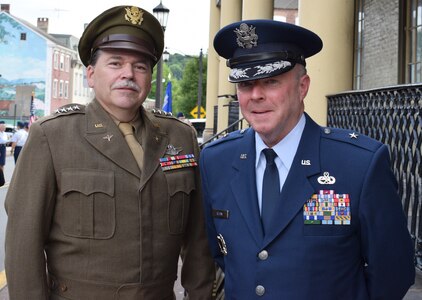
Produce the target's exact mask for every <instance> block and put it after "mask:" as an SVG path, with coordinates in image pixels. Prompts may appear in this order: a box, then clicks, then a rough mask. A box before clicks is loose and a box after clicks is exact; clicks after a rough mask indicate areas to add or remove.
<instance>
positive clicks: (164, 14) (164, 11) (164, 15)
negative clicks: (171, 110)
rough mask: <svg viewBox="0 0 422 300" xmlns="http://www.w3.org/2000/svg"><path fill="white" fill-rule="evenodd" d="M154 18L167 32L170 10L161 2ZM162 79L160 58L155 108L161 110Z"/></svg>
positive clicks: (155, 10)
mask: <svg viewBox="0 0 422 300" xmlns="http://www.w3.org/2000/svg"><path fill="white" fill-rule="evenodd" d="M152 12H153V14H154V16H155V17H156V18H157V20H158V22H160V25H161V27H162V28H163V31H166V26H167V20H168V17H169V13H170V9H168V8H167V7H165V6H164V5H163V4H162V3H161V0H160V4H158V5H157V6H156V7H155V8H154V9H153V10H152ZM162 77H163V56H161V57H160V59H159V60H158V63H157V80H156V81H155V84H156V90H155V108H158V109H159V108H160V102H161V85H162Z"/></svg>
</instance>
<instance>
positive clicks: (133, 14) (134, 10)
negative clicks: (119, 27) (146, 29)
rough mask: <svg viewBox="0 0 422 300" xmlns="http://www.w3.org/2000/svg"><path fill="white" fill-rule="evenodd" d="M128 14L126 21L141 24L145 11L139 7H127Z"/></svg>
mask: <svg viewBox="0 0 422 300" xmlns="http://www.w3.org/2000/svg"><path fill="white" fill-rule="evenodd" d="M125 10H126V14H125V19H126V21H128V22H130V23H132V24H133V25H141V23H142V21H143V20H144V18H143V15H144V12H143V11H142V10H140V9H139V8H138V7H135V6H132V7H126V8H125Z"/></svg>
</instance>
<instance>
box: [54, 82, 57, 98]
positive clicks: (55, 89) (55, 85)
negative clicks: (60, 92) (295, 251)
mask: <svg viewBox="0 0 422 300" xmlns="http://www.w3.org/2000/svg"><path fill="white" fill-rule="evenodd" d="M53 98H57V79H54V81H53Z"/></svg>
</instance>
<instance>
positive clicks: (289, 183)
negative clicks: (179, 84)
mask: <svg viewBox="0 0 422 300" xmlns="http://www.w3.org/2000/svg"><path fill="white" fill-rule="evenodd" d="M214 47H215V49H216V51H217V53H218V54H219V55H220V56H222V57H223V58H225V59H227V65H228V67H229V68H230V69H231V72H230V75H229V81H231V82H234V83H236V89H237V96H238V100H239V104H240V108H241V111H242V114H243V116H244V117H245V119H246V120H247V121H248V122H249V124H250V125H251V128H249V129H247V130H243V131H240V132H235V133H232V134H230V135H228V136H227V137H225V138H222V139H220V140H218V141H216V142H214V143H212V144H210V145H209V146H208V147H206V148H205V149H204V150H203V151H202V154H201V161H200V167H201V174H202V181H203V190H204V201H205V214H206V220H207V230H208V237H209V240H210V244H211V250H212V253H213V256H214V258H215V259H216V261H217V262H218V264H219V266H220V267H221V268H222V269H223V270H224V272H225V294H226V299H295V300H300V299H353V300H357V299H359V300H363V299H402V298H403V296H404V295H405V294H406V292H407V290H408V288H409V287H410V286H411V285H412V284H413V282H414V276H415V274H414V272H415V271H414V264H413V257H414V252H413V248H412V243H411V239H410V235H409V232H408V229H407V225H406V218H405V215H404V213H403V210H402V206H401V202H400V199H399V196H398V193H397V183H396V180H395V178H394V176H393V173H392V171H391V169H390V160H389V152H388V148H387V147H386V146H385V145H383V144H381V143H380V142H378V141H375V140H372V139H370V138H368V137H366V136H363V135H361V134H359V133H357V132H353V131H350V130H341V129H333V128H323V127H320V126H319V125H317V124H316V123H315V122H314V121H313V120H312V119H311V118H310V117H309V116H308V115H307V114H306V113H305V112H304V98H305V97H306V94H307V92H308V88H309V85H310V78H309V76H308V75H307V72H306V68H305V66H306V62H305V59H306V58H308V57H310V56H312V55H314V54H316V53H318V52H319V51H320V50H321V49H322V41H321V39H320V38H319V37H318V36H317V35H316V34H315V33H313V32H311V31H309V30H306V29H304V28H301V27H298V26H295V25H291V24H287V23H281V22H276V21H272V20H249V21H241V22H238V23H233V24H230V25H228V26H226V27H224V28H222V29H221V30H220V31H219V32H218V33H217V35H216V37H215V39H214Z"/></svg>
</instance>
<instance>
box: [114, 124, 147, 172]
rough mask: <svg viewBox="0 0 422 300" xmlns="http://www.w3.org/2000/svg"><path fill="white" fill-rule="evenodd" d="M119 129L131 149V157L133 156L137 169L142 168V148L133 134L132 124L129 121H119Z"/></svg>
mask: <svg viewBox="0 0 422 300" xmlns="http://www.w3.org/2000/svg"><path fill="white" fill-rule="evenodd" d="M119 129H120V131H121V132H122V133H123V135H124V137H125V139H126V143H127V144H128V145H129V148H130V151H132V154H133V157H135V160H136V163H137V164H138V166H139V169H140V170H142V165H143V161H144V150H143V149H142V146H141V145H140V144H139V142H138V141H137V140H136V138H135V136H134V135H133V127H132V125H131V124H130V123H123V122H121V123H120V124H119Z"/></svg>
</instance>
